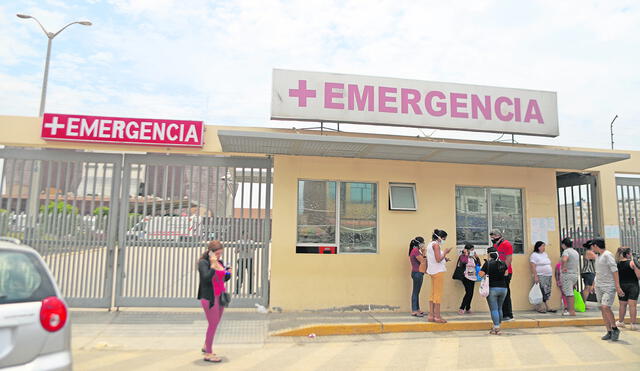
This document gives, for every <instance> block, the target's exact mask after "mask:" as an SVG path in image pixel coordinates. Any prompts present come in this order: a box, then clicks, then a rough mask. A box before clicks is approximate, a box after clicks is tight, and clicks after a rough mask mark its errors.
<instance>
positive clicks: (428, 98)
mask: <svg viewBox="0 0 640 371" xmlns="http://www.w3.org/2000/svg"><path fill="white" fill-rule="evenodd" d="M433 98H439V99H441V100H443V99H446V98H447V97H446V95H444V93H443V92H441V91H437V90H432V91H430V92H428V93H427V95H425V96H424V108H426V110H427V112H428V113H429V114H430V115H431V116H444V115H446V114H447V102H446V101H439V102H436V107H437V108H438V109H437V110H435V109H433V102H432V101H433Z"/></svg>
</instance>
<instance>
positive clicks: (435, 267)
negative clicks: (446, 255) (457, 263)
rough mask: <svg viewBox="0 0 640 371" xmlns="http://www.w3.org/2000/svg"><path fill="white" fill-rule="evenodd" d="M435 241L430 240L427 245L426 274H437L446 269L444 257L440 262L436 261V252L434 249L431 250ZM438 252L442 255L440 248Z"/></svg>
mask: <svg viewBox="0 0 640 371" xmlns="http://www.w3.org/2000/svg"><path fill="white" fill-rule="evenodd" d="M436 243H437V242H436V241H431V242H429V245H428V246H427V274H437V273H440V272H446V271H447V266H446V265H445V263H446V260H445V259H442V260H441V261H440V262H437V261H436V254H435V251H433V245H435V244H436ZM440 254H441V255H442V248H440Z"/></svg>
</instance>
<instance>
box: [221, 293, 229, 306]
mask: <svg viewBox="0 0 640 371" xmlns="http://www.w3.org/2000/svg"><path fill="white" fill-rule="evenodd" d="M229 304H231V295H229V293H228V292H223V293H222V294H220V305H222V306H223V307H228V306H229Z"/></svg>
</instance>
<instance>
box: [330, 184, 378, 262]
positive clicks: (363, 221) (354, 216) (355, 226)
mask: <svg viewBox="0 0 640 371" xmlns="http://www.w3.org/2000/svg"><path fill="white" fill-rule="evenodd" d="M354 189H355V190H357V191H354ZM377 199H378V197H377V185H376V184H373V183H340V247H339V252H340V253H353V252H358V253H363V252H364V253H375V252H377V251H378V243H377V235H378V232H377V231H378V228H377V227H378V226H377V222H378V207H377Z"/></svg>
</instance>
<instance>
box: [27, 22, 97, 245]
mask: <svg viewBox="0 0 640 371" xmlns="http://www.w3.org/2000/svg"><path fill="white" fill-rule="evenodd" d="M16 16H18V18H22V19H33V20H34V21H36V23H38V26H40V29H41V30H42V32H44V34H45V35H46V36H47V39H48V42H47V59H46V60H45V63H44V79H43V81H42V93H41V95H40V110H39V111H38V116H40V117H42V116H44V106H45V102H46V99H47V80H48V79H49V60H50V59H51V42H52V41H53V39H54V38H55V37H56V36H58V35H59V34H60V33H61V32H62V31H64V30H65V29H66V28H67V27H69V26H71V25H73V24H80V25H83V26H91V22H89V21H77V22H71V23H69V24H67V25H66V26H64V27H62V28H61V29H59V30H58V32H55V33H53V32H48V31H47V30H46V29H45V28H44V26H42V23H40V21H38V19H37V18H36V17H32V16H30V15H27V14H16ZM39 190H40V160H33V166H32V168H31V182H30V189H29V199H28V201H27V225H26V228H25V239H26V240H31V239H32V238H35V230H36V225H37V214H38V207H39V206H40V192H39Z"/></svg>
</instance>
